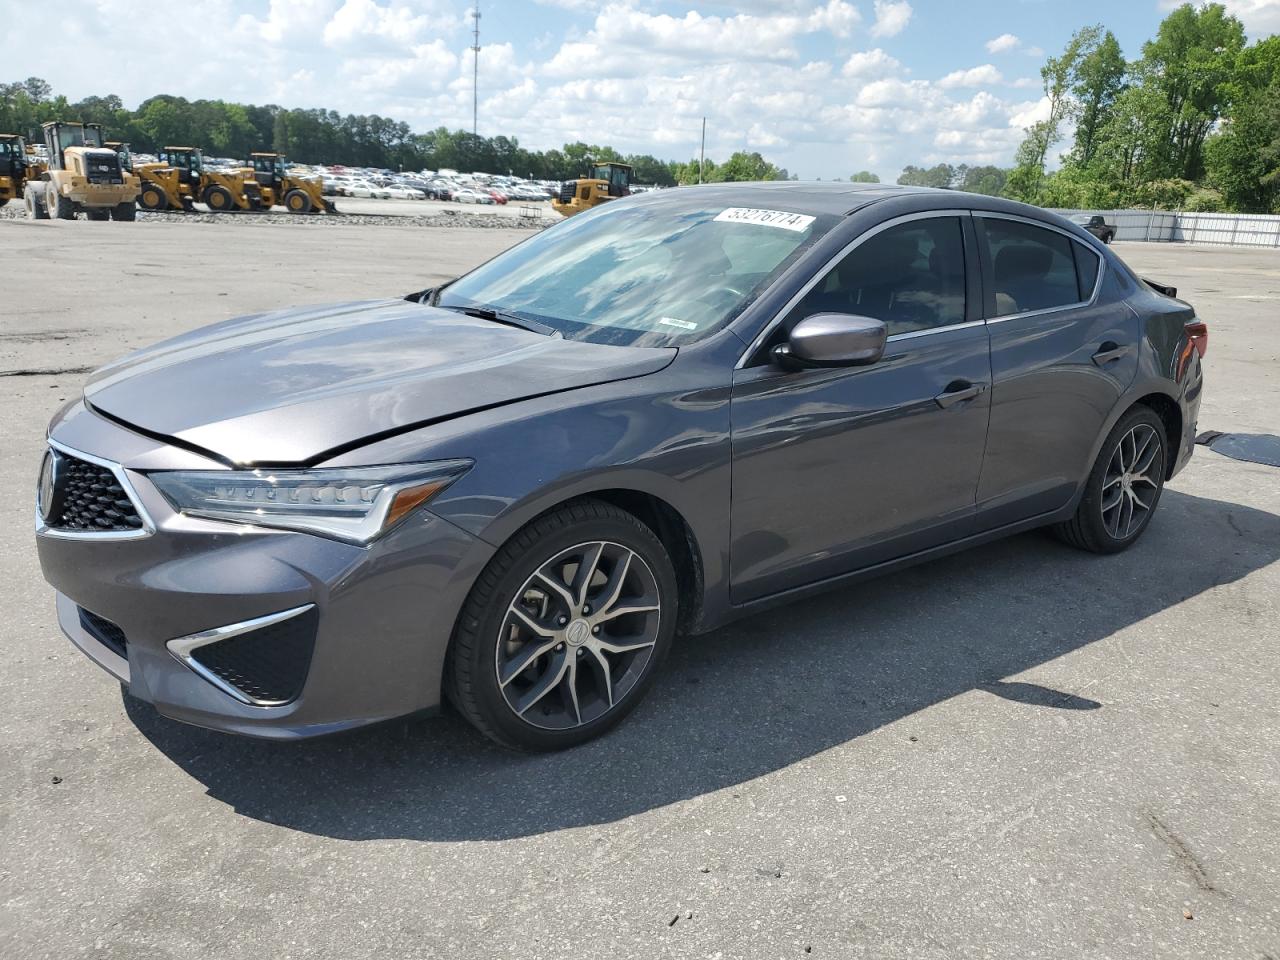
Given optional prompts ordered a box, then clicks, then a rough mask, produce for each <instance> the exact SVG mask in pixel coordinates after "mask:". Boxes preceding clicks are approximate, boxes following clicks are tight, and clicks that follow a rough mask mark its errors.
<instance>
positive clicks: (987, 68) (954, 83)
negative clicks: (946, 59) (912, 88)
mask: <svg viewBox="0 0 1280 960" xmlns="http://www.w3.org/2000/svg"><path fill="white" fill-rule="evenodd" d="M1003 82H1004V77H1003V76H1002V75H1001V73H1000V71H999V70H997V69H996V68H995V67H993V66H992V65H991V64H989V63H984V64H983V65H982V66H980V67H970V68H969V69H968V70H955V71H953V72H951V73H948V74H947V75H946V76H945V77H943V78H942V79H941V80H939V81H938V86H939V87H941V88H942V89H943V90H954V89H956V88H957V87H988V86H991V85H992V84H995V83H1003Z"/></svg>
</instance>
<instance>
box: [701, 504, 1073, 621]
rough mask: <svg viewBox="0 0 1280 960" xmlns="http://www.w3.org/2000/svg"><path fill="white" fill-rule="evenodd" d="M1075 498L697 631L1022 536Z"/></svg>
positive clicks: (736, 610)
mask: <svg viewBox="0 0 1280 960" xmlns="http://www.w3.org/2000/svg"><path fill="white" fill-rule="evenodd" d="M1079 496H1080V494H1079V493H1077V494H1076V496H1074V497H1072V498H1071V502H1070V503H1068V504H1067V505H1066V506H1065V507H1062V508H1061V509H1058V510H1054V511H1053V512H1051V513H1042V514H1040V515H1039V516H1036V517H1030V518H1029V519H1026V520H1019V521H1017V522H1016V523H1010V524H1006V525H1005V526H1003V527H996V528H995V529H993V530H986V531H983V532H982V533H977V534H974V535H973V536H969V537H964V538H963V539H960V540H953V541H951V542H950V543H944V544H942V545H941V546H937V547H930V548H929V549H928V550H921V551H919V552H918V553H910V554H907V555H906V556H905V557H898V558H897V559H894V560H886V561H884V562H883V563H877V564H875V565H873V566H870V567H863V568H861V569H859V570H853V571H851V572H849V573H842V574H840V575H838V576H835V577H828V578H826V579H825V580H817V581H815V582H813V583H808V584H805V585H804V586H801V587H792V588H791V589H790V590H783V591H782V592H780V593H771V594H769V595H768V596H767V597H760V598H759V599H757V600H751V601H749V602H748V603H743V604H738V605H736V606H731V607H730V608H729V612H728V615H727V616H726V617H724V619H722V620H720V621H719V622H718V623H716V624H714V625H711V626H710V627H706V628H703V629H701V630H699V631H698V632H699V633H704V632H708V631H709V630H712V629H716V628H718V627H721V626H724V625H725V624H728V623H732V622H733V621H734V620H739V619H741V618H742V617H746V616H750V615H751V614H755V613H761V612H763V611H765V610H772V609H773V608H774V607H780V606H784V605H786V604H788V603H791V602H792V601H794V600H801V599H803V598H805V597H811V596H815V595H817V594H820V593H826V592H827V591H829V590H835V589H838V588H840V587H847V586H850V585H852V584H855V583H861V582H862V581H863V580H871V579H873V578H875V577H880V576H884V575H885V574H889V573H895V572H897V571H898V570H904V569H906V568H907V567H913V566H915V565H916V564H919V563H928V562H929V561H930V560H937V559H940V558H941V557H946V556H950V555H951V554H953V553H960V552H962V551H964V550H968V549H969V548H970V547H977V546H981V545H982V544H984V543H991V542H993V541H995V540H1003V539H1004V538H1005V537H1012V536H1014V535H1016V534H1019V533H1026V532H1027V531H1028V530H1035V529H1036V528H1038V527H1045V526H1048V525H1050V524H1053V523H1060V522H1062V521H1064V520H1067V519H1069V518H1070V517H1071V515H1072V514H1074V513H1075V510H1076V505H1077V503H1078V501H1079Z"/></svg>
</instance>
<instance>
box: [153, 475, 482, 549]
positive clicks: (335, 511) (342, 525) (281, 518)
mask: <svg viewBox="0 0 1280 960" xmlns="http://www.w3.org/2000/svg"><path fill="white" fill-rule="evenodd" d="M472 462H473V461H471V460H441V461H437V462H434V463H415V464H403V465H399V466H379V467H322V468H317V469H312V470H273V469H270V468H262V469H257V470H201V471H187V470H180V471H167V470H166V471H160V472H156V473H150V474H148V477H149V478H150V480H151V482H152V483H154V484H155V485H156V488H157V489H159V491H160V492H161V493H162V494H163V495H164V498H165V499H166V500H168V501H169V503H170V505H171V506H172V507H173V508H174V509H175V510H177V511H179V512H181V513H184V514H186V515H187V516H191V517H204V518H206V519H209V520H229V521H232V522H234V523H252V524H256V525H258V526H262V527H282V528H284V529H287V530H304V531H306V532H308V533H318V534H320V535H322V536H326V537H335V538H337V539H339V540H347V541H349V542H352V543H362V544H363V543H369V542H370V541H371V540H373V539H374V538H376V537H378V536H381V535H382V534H383V533H385V532H386V531H387V530H389V529H391V528H392V527H393V526H395V525H396V524H397V523H399V522H400V521H401V520H403V519H404V518H405V517H406V516H408V515H409V513H411V512H412V511H413V510H414V509H416V508H417V507H420V506H421V505H422V504H424V503H426V502H427V501H428V500H430V499H431V498H432V497H434V496H435V495H436V494H438V493H439V492H440V491H441V490H443V489H444V488H445V487H447V486H449V484H451V483H453V481H454V480H457V479H458V478H459V477H460V476H462V475H463V474H464V473H466V472H467V470H469V469H470V468H471V464H472Z"/></svg>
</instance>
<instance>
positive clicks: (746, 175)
mask: <svg viewBox="0 0 1280 960" xmlns="http://www.w3.org/2000/svg"><path fill="white" fill-rule="evenodd" d="M715 174H716V176H715V181H714V182H717V183H721V182H731V181H737V182H743V181H755V180H782V179H784V177H783V171H781V170H779V169H778V168H777V167H775V166H774V165H773V164H772V163H770V162H769V161H768V160H766V159H765V158H764V157H762V156H760V154H759V153H748V152H746V151H745V150H739V151H738V152H737V153H734V154H731V155H730V157H729V159H728V160H726V161H725V162H724V163H722V164H720V165H719V166H718V167H716V170H715Z"/></svg>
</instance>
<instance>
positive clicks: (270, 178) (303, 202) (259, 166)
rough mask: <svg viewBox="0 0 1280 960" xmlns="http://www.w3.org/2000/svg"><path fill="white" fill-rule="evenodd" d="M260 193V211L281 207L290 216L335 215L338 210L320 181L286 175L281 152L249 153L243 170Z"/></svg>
mask: <svg viewBox="0 0 1280 960" xmlns="http://www.w3.org/2000/svg"><path fill="white" fill-rule="evenodd" d="M245 173H246V175H247V176H246V180H247V179H248V178H249V177H252V178H253V180H254V181H255V182H256V183H257V184H258V188H259V190H261V192H262V209H264V210H269V209H271V208H272V207H275V206H283V207H284V208H285V209H286V210H288V211H289V212H290V213H320V212H324V213H337V212H338V208H337V207H336V206H334V205H333V202H332V201H330V200H329V199H328V198H327V197H325V195H324V188H323V186H322V185H321V183H320V181H319V180H317V179H314V178H311V177H298V176H294V175H293V174H291V173H289V164H288V161H287V160H286V159H285V155H284V154H283V153H266V152H259V153H251V154H249V160H248V166H247V168H246V169H245Z"/></svg>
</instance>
